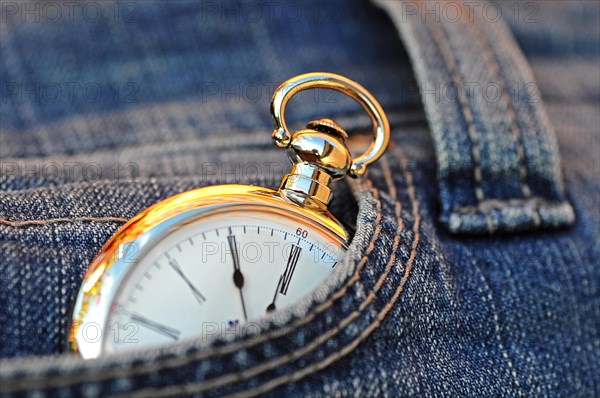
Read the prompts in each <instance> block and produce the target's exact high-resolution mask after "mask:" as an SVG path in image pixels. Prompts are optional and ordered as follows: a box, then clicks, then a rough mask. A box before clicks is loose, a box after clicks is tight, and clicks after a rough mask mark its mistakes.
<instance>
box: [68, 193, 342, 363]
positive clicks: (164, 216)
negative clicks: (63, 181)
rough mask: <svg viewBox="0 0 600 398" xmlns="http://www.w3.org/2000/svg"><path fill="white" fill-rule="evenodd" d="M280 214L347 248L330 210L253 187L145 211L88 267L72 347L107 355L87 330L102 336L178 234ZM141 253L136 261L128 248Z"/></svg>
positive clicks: (185, 196)
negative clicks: (222, 220)
mask: <svg viewBox="0 0 600 398" xmlns="http://www.w3.org/2000/svg"><path fill="white" fill-rule="evenodd" d="M246 206H247V207H248V208H247V210H250V211H264V212H265V213H271V214H273V213H279V214H283V215H285V216H290V217H296V218H298V219H299V220H300V221H302V222H304V223H310V224H311V227H313V228H318V229H319V230H320V232H321V233H324V234H326V235H328V237H329V238H330V239H331V241H332V242H335V243H337V244H339V245H340V247H342V248H343V249H344V250H345V249H346V248H347V246H348V244H349V242H350V239H351V231H350V229H349V228H348V227H346V226H344V225H343V224H342V223H341V222H339V221H338V220H337V219H335V217H333V215H331V214H330V213H329V212H328V211H327V210H316V209H311V208H306V207H303V206H301V205H298V204H297V203H294V202H293V201H291V200H289V199H287V198H286V197H285V196H284V195H281V194H280V192H279V191H275V190H272V189H269V188H264V187H258V186H251V185H238V184H231V185H217V186H210V187H204V188H198V189H195V190H191V191H186V192H183V193H181V194H178V195H175V196H172V197H169V198H167V199H165V200H163V201H160V202H158V203H156V204H155V205H153V206H151V207H149V208H147V209H145V210H144V211H143V212H141V213H139V214H138V215H136V216H135V217H133V218H132V219H131V220H129V221H128V222H127V223H126V224H125V225H123V226H122V227H121V228H120V229H119V230H118V231H117V232H116V233H115V234H114V235H113V236H112V237H111V238H110V239H109V240H108V242H107V243H106V244H105V245H104V247H103V248H102V249H101V250H100V252H99V253H98V254H97V255H96V257H95V258H94V260H92V262H91V263H90V266H89V267H88V269H87V271H86V273H85V275H84V278H83V282H82V284H81V286H80V288H79V289H78V293H77V298H76V301H75V305H74V308H73V312H72V318H71V322H70V326H69V328H70V330H69V338H68V346H69V349H70V350H71V351H75V352H78V353H79V354H80V355H81V356H82V357H84V358H86V359H87V358H97V357H99V356H100V355H102V350H103V342H104V339H103V338H102V336H99V338H98V340H96V341H91V340H89V339H83V338H82V336H81V334H80V332H81V330H80V328H81V326H82V325H89V324H91V323H94V324H96V325H97V326H98V327H99V330H100V332H102V331H103V330H105V329H106V322H107V319H108V316H109V313H110V306H111V305H112V303H113V301H114V299H115V296H116V294H117V292H118V290H119V286H120V285H121V284H122V283H123V281H124V280H125V279H126V277H127V275H128V274H129V273H130V272H132V270H133V269H134V268H135V264H136V263H137V259H139V258H141V257H142V256H143V255H144V254H145V253H146V252H147V251H148V250H149V249H150V248H151V247H152V245H153V244H155V243H156V242H158V241H160V240H161V239H163V238H164V237H165V236H166V235H168V234H169V233H170V232H171V231H172V230H173V228H180V227H181V226H183V225H186V224H188V223H192V222H197V221H198V220H199V219H202V218H204V217H210V216H213V215H215V214H221V213H225V212H228V211H239V210H244V208H245V207H246ZM131 245H134V246H133V247H135V248H136V249H137V251H136V253H134V255H133V256H131V255H129V254H128V252H127V248H129V247H131Z"/></svg>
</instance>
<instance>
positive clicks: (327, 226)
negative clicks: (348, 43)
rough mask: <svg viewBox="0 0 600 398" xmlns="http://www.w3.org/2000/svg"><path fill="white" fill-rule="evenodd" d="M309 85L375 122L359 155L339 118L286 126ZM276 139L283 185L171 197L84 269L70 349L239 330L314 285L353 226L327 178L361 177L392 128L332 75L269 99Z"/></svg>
mask: <svg viewBox="0 0 600 398" xmlns="http://www.w3.org/2000/svg"><path fill="white" fill-rule="evenodd" d="M312 88H327V89H333V90H337V91H340V92H342V93H344V94H346V95H348V96H350V97H351V98H353V99H355V100H356V101H357V102H359V103H360V104H361V105H362V106H363V107H364V109H365V110H366V111H367V113H368V114H369V116H370V117H371V119H372V121H373V125H374V137H373V141H372V142H371V144H370V146H369V148H368V150H367V151H366V152H365V153H364V154H363V155H361V156H358V157H357V158H354V159H353V158H352V156H351V154H350V152H349V150H348V148H347V146H346V143H345V140H346V138H347V135H346V132H345V131H344V130H343V129H342V128H341V127H340V126H339V125H338V124H337V123H336V122H334V121H333V120H330V119H321V120H315V121H312V122H310V123H308V125H307V128H306V129H304V130H300V131H296V132H294V133H290V132H289V130H288V128H287V126H286V123H285V119H284V111H285V106H286V104H287V102H288V101H289V100H290V98H291V97H292V96H294V95H295V94H296V93H298V92H300V91H303V90H306V89H312ZM271 113H272V116H273V118H274V120H275V124H276V129H275V131H274V132H273V135H272V137H273V141H274V143H275V145H276V146H277V147H279V148H286V149H287V152H288V156H289V158H290V159H291V161H292V164H293V165H292V169H291V171H290V173H289V174H287V175H286V176H285V177H284V178H283V181H282V183H281V186H280V188H279V190H272V189H269V188H264V187H258V186H251V185H217V186H209V187H205V188H199V189H195V190H192V191H188V192H184V193H181V194H179V195H175V196H173V197H170V198H168V199H165V200H163V201H161V202H159V203H157V204H155V205H153V206H151V207H149V208H148V209H146V210H144V211H143V212H142V213H140V214H138V215H137V216H135V217H134V218H132V219H131V220H130V221H129V222H127V223H126V224H125V225H124V226H123V227H122V228H121V229H119V231H117V233H116V234H115V235H114V236H113V237H112V238H111V239H110V240H109V241H108V242H107V243H106V244H105V245H104V247H103V248H102V250H101V251H100V253H99V254H98V255H97V256H96V258H95V259H94V260H93V261H92V263H91V265H90V267H89V268H88V270H87V272H86V274H85V277H84V280H83V283H82V285H81V288H80V289H79V292H78V295H77V299H76V303H75V306H74V309H73V315H72V322H71V331H70V334H69V346H70V348H71V349H72V350H74V351H78V352H79V353H80V354H81V355H82V356H83V357H84V358H96V357H99V356H101V355H105V354H109V353H114V352H118V351H120V350H125V349H133V348H139V347H148V346H154V345H161V344H166V343H169V342H174V341H177V340H180V339H183V338H186V337H194V336H195V337H199V336H203V337H208V336H210V335H216V334H218V335H224V334H228V335H230V334H231V333H236V332H239V331H240V328H246V327H248V326H250V325H251V324H252V322H253V321H255V320H257V319H259V318H261V317H263V316H265V315H266V314H267V313H269V312H272V311H276V310H278V309H280V308H283V307H285V306H287V305H290V304H292V303H294V302H297V301H298V300H299V299H301V298H302V297H303V296H304V295H306V294H307V293H309V292H310V291H311V290H313V289H314V288H315V287H316V286H317V285H318V284H319V283H321V282H322V281H323V280H324V279H325V278H326V277H327V275H328V274H329V273H330V272H331V271H332V270H333V269H334V268H335V266H336V265H337V263H338V262H339V261H340V260H341V259H342V257H343V256H344V254H345V251H346V248H347V246H348V244H349V242H350V239H351V231H350V230H349V228H347V227H345V226H344V225H343V224H342V223H341V222H339V221H338V220H336V219H335V217H334V216H332V215H331V214H330V213H329V211H328V210H327V205H328V204H329V202H330V201H331V199H332V192H331V190H330V188H329V183H330V182H331V181H333V180H338V179H341V178H343V177H344V176H346V175H347V174H348V175H350V176H351V177H360V176H361V175H363V174H364V173H365V171H366V167H367V166H368V165H369V164H371V163H373V162H375V161H376V160H377V159H378V158H379V157H380V156H381V155H382V154H383V152H384V151H385V149H386V147H387V144H388V141H389V134H390V133H389V124H388V121H387V118H386V116H385V114H384V112H383V110H382V109H381V106H380V105H379V103H378V102H377V101H376V100H375V98H373V96H372V95H371V94H370V93H369V92H368V91H367V90H365V89H364V88H363V87H362V86H360V85H359V84H357V83H356V82H353V81H352V80H349V79H347V78H345V77H342V76H339V75H335V74H331V73H308V74H304V75H300V76H296V77H294V78H292V79H290V80H288V81H286V82H284V83H283V84H282V85H281V86H279V87H278V88H277V90H276V91H275V93H274V94H273V98H272V101H271Z"/></svg>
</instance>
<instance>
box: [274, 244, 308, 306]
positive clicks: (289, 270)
mask: <svg viewBox="0 0 600 398" xmlns="http://www.w3.org/2000/svg"><path fill="white" fill-rule="evenodd" d="M300 253H302V248H301V247H300V246H296V245H293V246H292V248H291V249H290V255H289V257H288V261H287V264H286V266H285V271H284V272H283V274H282V275H281V276H280V277H279V281H278V282H277V287H276V288H275V295H274V296H273V302H272V303H271V304H269V306H268V307H267V312H271V311H274V310H275V300H277V295H278V294H279V293H281V294H283V295H285V294H287V291H288V287H289V286H290V282H291V280H292V275H294V271H295V270H296V265H297V264H298V260H299V259H300Z"/></svg>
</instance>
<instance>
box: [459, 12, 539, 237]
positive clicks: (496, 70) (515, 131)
mask: <svg viewBox="0 0 600 398" xmlns="http://www.w3.org/2000/svg"><path fill="white" fill-rule="evenodd" d="M463 6H464V4H463ZM474 14H477V13H474ZM474 18H475V19H474V20H473V23H470V22H469V21H467V22H466V23H465V25H466V26H467V28H468V29H469V30H470V31H471V32H472V34H471V36H472V37H474V38H475V41H476V42H477V43H478V44H479V47H481V49H482V55H483V57H484V59H485V60H486V62H487V64H488V65H489V66H490V69H491V71H492V74H493V75H494V77H495V78H496V81H497V82H498V84H499V85H500V99H501V100H502V104H503V106H504V108H505V111H504V113H505V116H506V118H507V119H508V120H507V121H508V125H509V126H510V132H511V134H512V135H513V136H514V137H515V141H516V143H517V158H518V161H519V184H520V186H521V193H522V195H523V197H525V198H529V197H530V196H531V188H530V187H529V184H528V183H527V176H528V174H529V172H528V170H527V164H526V163H525V148H524V147H523V133H522V131H521V128H520V126H519V125H518V123H517V118H516V115H515V111H514V108H513V106H512V104H511V101H510V98H508V95H507V94H506V88H507V86H506V82H505V81H504V79H503V78H502V76H501V74H500V66H499V65H498V60H497V59H496V54H495V53H494V51H493V49H492V47H491V46H490V43H489V40H488V39H487V37H486V36H485V34H484V32H483V31H482V29H481V27H480V26H479V24H478V23H477V21H476V19H477V18H478V17H477V16H475V17H474ZM539 224H540V220H539V217H538V218H536V226H539Z"/></svg>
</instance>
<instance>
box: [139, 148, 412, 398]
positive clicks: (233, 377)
mask: <svg viewBox="0 0 600 398" xmlns="http://www.w3.org/2000/svg"><path fill="white" fill-rule="evenodd" d="M380 162H381V166H382V167H381V168H382V171H383V173H384V177H385V180H386V185H388V184H390V183H391V184H392V185H388V188H389V191H390V194H391V193H392V192H393V194H394V196H393V199H394V201H396V200H397V197H396V189H395V187H394V188H390V187H391V186H393V180H392V175H391V170H390V169H389V165H388V163H387V160H385V157H382V158H381V159H380ZM409 180H410V183H409V184H410V186H412V176H411V177H407V183H408V181H409ZM409 191H411V192H412V195H413V196H414V188H413V189H412V190H411V189H410V187H409ZM398 204H399V202H396V206H395V214H396V217H397V220H398V228H397V229H396V236H395V237H394V243H393V247H392V251H391V253H392V255H391V257H390V259H389V261H388V263H387V264H386V267H385V270H384V272H383V273H382V274H381V275H380V277H379V280H378V281H377V283H376V284H375V287H374V288H373V290H372V291H371V292H370V293H369V295H368V296H367V297H366V298H365V300H363V302H362V303H361V304H360V305H359V307H358V309H357V310H355V311H353V312H352V313H350V315H348V316H347V317H346V318H344V319H342V320H341V321H340V323H339V324H338V325H336V326H334V327H333V328H331V329H330V330H328V331H326V332H324V333H323V334H322V335H320V336H319V337H317V338H315V339H313V340H312V341H311V342H310V343H309V344H307V345H305V346H304V347H302V348H300V349H298V350H296V351H293V352H291V353H290V354H286V355H284V356H281V357H279V358H276V359H273V360H270V361H268V362H265V363H262V364H260V365H257V366H254V367H251V368H248V369H245V370H243V371H241V372H236V373H230V374H226V375H224V376H219V377H216V378H213V379H209V380H207V381H203V382H199V383H195V384H186V385H185V386H184V387H183V388H184V390H185V393H198V392H203V391H206V390H210V389H213V388H218V387H222V386H224V385H227V384H230V383H234V382H236V381H241V380H246V379H249V378H251V377H254V376H256V375H258V374H261V373H263V372H265V371H268V370H270V369H273V368H275V367H278V366H282V365H284V364H286V363H288V362H292V361H294V360H296V359H298V358H300V357H302V356H303V355H305V354H308V353H310V352H311V351H313V350H314V349H316V348H317V347H319V346H320V345H322V344H324V343H325V342H326V341H328V340H329V339H331V338H332V337H334V336H335V335H337V334H338V333H339V331H340V330H342V329H344V328H345V327H346V326H348V325H349V324H350V322H352V321H353V320H354V319H356V318H357V317H358V316H360V315H361V313H362V312H363V311H364V310H365V308H366V307H367V306H368V305H369V304H370V303H371V302H373V300H374V299H375V298H376V294H377V292H378V291H379V289H381V287H382V286H383V284H384V283H385V281H386V280H387V278H388V276H389V272H390V271H391V269H392V267H393V266H394V265H395V263H396V252H397V250H398V246H399V243H400V235H401V233H402V231H403V229H404V222H403V221H402V218H401V213H400V211H401V206H398ZM417 209H418V207H417ZM414 210H415V205H414V204H413V211H414ZM417 217H418V216H417ZM415 221H416V222H418V221H417V219H416V218H415ZM417 235H418V234H417ZM417 235H415V240H416V236H417ZM414 242H415V241H414V240H413V248H414V249H415V252H416V245H415V243H414ZM414 254H415V253H412V254H411V257H410V258H409V261H414ZM411 259H412V260H411ZM411 267H412V266H411ZM407 270H408V267H407ZM408 272H409V271H408ZM407 278H408V275H407V273H406V272H405V275H404V276H403V278H402V281H404V282H401V284H402V286H403V284H404V283H405V281H406V279H407ZM399 294H400V293H399V292H398V291H396V293H395V295H394V296H396V297H395V299H394V301H395V300H396V299H397V296H399ZM394 296H393V298H394ZM392 304H393V303H392ZM390 309H391V305H389V303H388V305H386V306H385V307H384V308H383V310H382V311H381V312H380V313H379V314H378V317H377V320H376V321H375V322H374V323H373V324H371V325H369V327H367V328H366V329H365V330H364V331H363V332H362V333H361V334H360V335H359V337H357V339H355V341H354V342H353V343H351V344H350V345H349V346H351V347H352V349H354V347H356V346H357V345H358V343H359V342H360V341H362V340H364V339H365V338H366V337H367V336H368V335H369V334H370V333H371V332H372V331H373V330H375V328H377V326H379V324H380V322H381V320H383V318H384V317H385V315H386V314H387V313H388V312H389V311H390ZM382 314H383V315H382ZM373 326H374V327H373ZM349 346H346V347H345V348H347V347H349ZM352 349H350V350H349V351H347V352H350V351H351V350H352ZM336 354H339V352H338V353H336ZM330 357H331V356H330ZM330 357H328V358H330ZM318 364H319V363H316V364H314V365H318ZM314 365H311V366H314ZM301 371H302V370H301ZM301 371H300V372H301ZM296 373H298V372H296ZM293 375H294V374H291V375H290V376H287V377H286V379H287V378H290V381H291V380H292V379H291V378H292V377H293ZM274 380H278V379H274ZM283 383H285V380H284V381H283ZM265 385H269V383H265V384H263V385H261V386H259V387H256V388H255V390H256V389H260V387H262V386H265ZM274 387H276V385H275V386H273V387H270V388H268V389H267V390H266V391H268V390H269V389H271V388H274ZM249 391H252V390H247V391H244V392H241V393H238V394H234V395H233V396H239V395H240V394H242V395H243V396H246V395H247V394H248V393H249ZM262 392H264V391H262V390H260V391H258V392H257V393H262ZM148 393H151V394H152V395H153V396H170V395H172V394H181V393H182V391H181V388H180V386H179V385H171V386H168V387H164V388H148V389H142V390H138V391H130V392H129V393H128V395H129V396H131V394H135V395H134V396H136V395H137V396H145V395H146V394H148ZM140 394H141V395H140ZM158 394H160V395H158ZM250 394H254V392H252V393H250Z"/></svg>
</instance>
